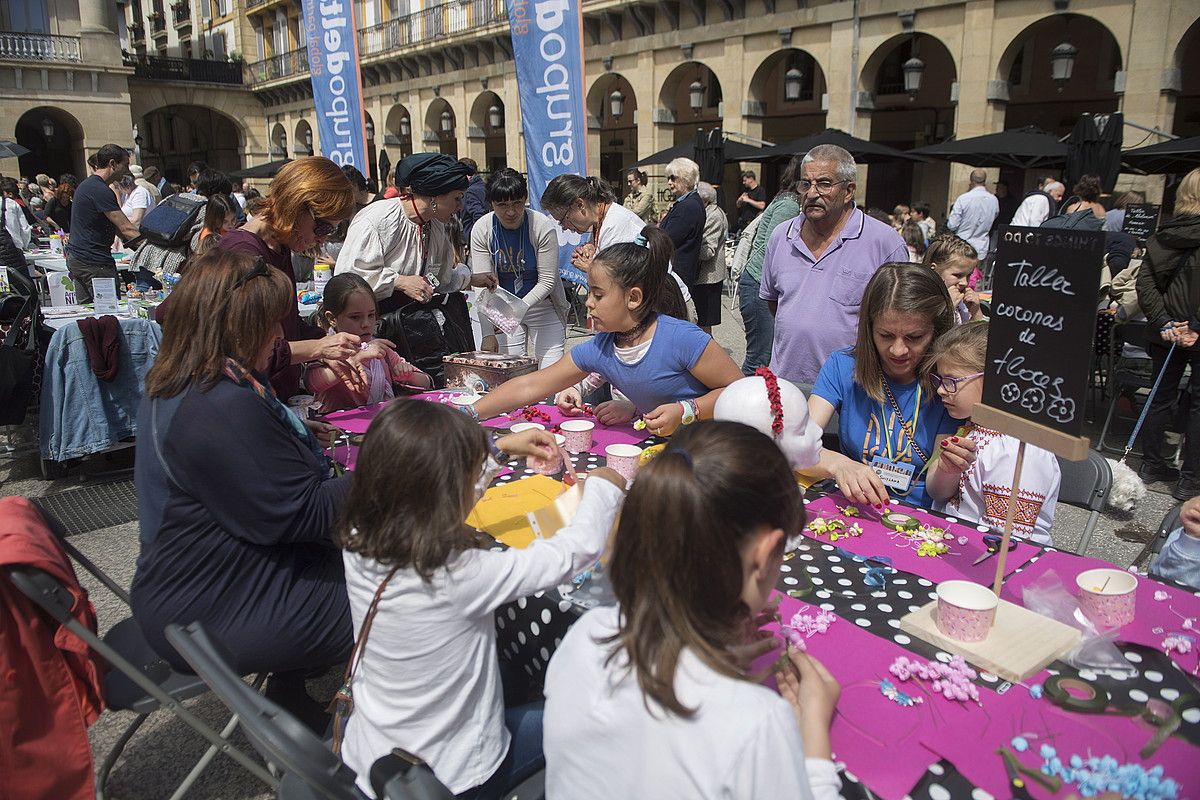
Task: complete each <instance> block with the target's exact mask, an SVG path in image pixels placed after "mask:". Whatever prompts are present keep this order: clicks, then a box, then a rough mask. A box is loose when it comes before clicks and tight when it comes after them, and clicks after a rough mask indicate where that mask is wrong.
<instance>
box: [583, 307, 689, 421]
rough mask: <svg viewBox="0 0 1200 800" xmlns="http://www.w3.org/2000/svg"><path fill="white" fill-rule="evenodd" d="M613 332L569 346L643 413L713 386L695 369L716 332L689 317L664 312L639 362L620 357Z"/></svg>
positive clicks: (587, 369) (586, 367)
mask: <svg viewBox="0 0 1200 800" xmlns="http://www.w3.org/2000/svg"><path fill="white" fill-rule="evenodd" d="M615 339H616V334H614V333H598V334H596V335H595V336H593V337H592V338H591V339H590V340H588V341H586V342H584V343H583V344H581V345H578V346H576V347H575V348H574V349H573V350H571V352H570V356H571V360H572V361H574V362H575V366H577V367H579V369H581V370H583V371H584V372H597V373H599V374H600V375H601V376H602V377H603V378H604V379H605V380H606V381H608V382H609V383H611V384H612V385H613V386H615V387H617V388H618V389H620V390H621V393H622V394H624V395H625V396H626V397H628V398H629V399H630V400H631V401H632V402H633V404H634V405H635V406H637V410H638V412H639V413H641V414H645V413H648V412H650V411H653V410H654V409H656V408H658V407H659V406H661V405H664V404H666V403H674V402H676V401H677V400H694V399H696V398H697V397H700V396H702V395H706V394H708V393H709V391H711V390H710V389H709V388H708V387H707V386H705V385H704V382H703V381H701V380H699V379H698V378H697V377H696V376H694V375H692V373H691V369H692V368H693V367H694V366H696V362H698V361H699V360H700V356H701V355H703V354H704V348H706V347H708V343H709V342H711V341H712V337H711V336H709V335H708V334H707V333H705V332H704V331H702V330H700V329H699V328H697V327H696V326H695V325H693V324H692V323H690V322H686V321H684V320H681V319H676V318H675V317H670V316H667V315H666V314H659V315H658V320H657V326H656V327H655V329H654V338H653V339H652V340H651V341H650V349H649V350H647V351H646V355H644V356H642V358H641V360H640V361H638V362H637V363H636V364H625V363H623V362H622V361H621V359H619V358H617V353H616V345H615V343H614V340H615Z"/></svg>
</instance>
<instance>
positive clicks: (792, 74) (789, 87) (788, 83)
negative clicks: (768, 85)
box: [783, 67, 804, 103]
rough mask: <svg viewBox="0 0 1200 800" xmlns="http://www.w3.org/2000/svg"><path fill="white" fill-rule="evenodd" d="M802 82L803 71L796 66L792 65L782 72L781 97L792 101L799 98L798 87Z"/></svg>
mask: <svg viewBox="0 0 1200 800" xmlns="http://www.w3.org/2000/svg"><path fill="white" fill-rule="evenodd" d="M803 83H804V73H803V72H801V71H800V70H799V68H797V67H792V68H791V69H789V70H788V71H787V72H785V73H784V74H783V99H784V100H786V101H788V102H789V103H794V102H796V101H797V100H799V99H800V87H801V86H802V85H803Z"/></svg>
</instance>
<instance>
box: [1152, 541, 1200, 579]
mask: <svg viewBox="0 0 1200 800" xmlns="http://www.w3.org/2000/svg"><path fill="white" fill-rule="evenodd" d="M1150 576H1151V577H1154V578H1166V579H1167V580H1171V581H1175V582H1177V583H1182V584H1185V585H1187V586H1191V587H1192V588H1193V589H1200V539H1197V538H1195V537H1194V536H1188V535H1187V534H1186V533H1184V531H1183V528H1176V529H1175V530H1173V531H1172V532H1171V535H1170V536H1168V537H1167V543H1166V544H1165V545H1163V549H1162V552H1160V553H1159V554H1158V555H1156V556H1155V557H1154V561H1152V562H1151V564H1150Z"/></svg>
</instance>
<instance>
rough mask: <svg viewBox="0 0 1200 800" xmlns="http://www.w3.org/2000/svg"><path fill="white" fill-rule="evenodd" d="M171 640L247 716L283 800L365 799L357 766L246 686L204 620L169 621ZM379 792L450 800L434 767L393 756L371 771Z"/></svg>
mask: <svg viewBox="0 0 1200 800" xmlns="http://www.w3.org/2000/svg"><path fill="white" fill-rule="evenodd" d="M167 640H168V641H169V642H170V643H171V645H172V646H173V647H174V648H175V649H176V650H177V651H178V652H179V654H180V655H181V656H183V658H184V660H186V661H187V662H188V664H190V665H191V667H192V669H194V670H196V674H197V675H200V676H201V677H202V678H203V679H204V681H205V682H206V683H207V684H208V685H209V686H210V687H211V688H212V690H213V692H214V693H215V694H216V695H217V696H218V697H220V698H221V699H222V700H223V701H224V702H225V704H226V705H228V706H229V708H230V709H231V710H232V711H233V712H234V714H236V715H237V716H238V717H239V718H241V720H242V726H243V729H244V731H245V733H246V737H247V738H248V739H249V740H250V743H251V744H252V745H253V746H254V749H256V750H257V751H258V752H259V753H260V754H261V755H262V756H263V757H264V758H265V759H267V761H268V762H269V763H271V764H274V765H275V766H276V767H278V768H279V769H280V770H281V771H282V772H283V780H282V781H281V782H280V784H279V798H280V800H310V799H311V798H324V799H325V800H360V798H361V795H360V794H359V793H358V790H357V789H356V788H355V787H354V781H355V777H356V776H355V773H354V770H352V769H350V768H349V767H348V766H346V765H345V764H344V763H343V762H342V760H341V759H340V758H338V756H337V755H335V754H334V752H333V751H332V750H330V748H329V744H328V743H326V742H323V741H321V739H320V738H318V737H317V736H316V734H314V733H313V732H312V731H310V730H309V729H308V728H307V727H305V726H304V724H303V723H301V722H300V721H299V720H297V719H296V718H295V717H293V716H292V715H291V714H289V713H288V712H286V711H284V710H283V709H282V708H280V707H279V706H278V705H276V704H275V703H273V702H272V701H271V700H268V699H267V698H266V697H264V696H263V695H261V694H259V693H258V692H256V691H254V690H253V689H252V688H251V687H249V686H248V685H246V682H245V681H244V680H242V678H241V676H239V675H238V674H237V673H236V672H234V671H233V670H232V669H230V667H229V659H228V656H227V654H226V653H225V652H224V648H222V647H221V645H220V644H219V643H218V642H216V641H215V640H214V639H213V638H212V637H211V636H209V635H208V632H207V631H205V630H204V626H202V625H201V624H200V623H198V622H193V623H192V624H191V625H187V626H183V625H168V626H167ZM370 777H371V784H372V786H373V788H374V789H375V792H376V795H377V796H378V797H380V798H385V799H386V800H450V798H452V797H453V796H454V794H453V792H451V791H450V790H449V789H447V788H446V787H445V786H444V785H443V784H442V783H441V782H440V781H439V780H438V779H437V778H436V777H434V774H433V771H432V770H430V769H429V767H427V766H425V765H423V764H418V763H416V762H415V760H413V761H409V760H407V759H403V758H400V757H398V756H387V757H385V758H383V759H380V760H379V761H378V762H376V764H375V766H374V767H372V769H371V776H370Z"/></svg>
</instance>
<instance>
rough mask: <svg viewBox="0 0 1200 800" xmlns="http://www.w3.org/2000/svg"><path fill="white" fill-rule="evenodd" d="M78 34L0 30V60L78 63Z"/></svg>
mask: <svg viewBox="0 0 1200 800" xmlns="http://www.w3.org/2000/svg"><path fill="white" fill-rule="evenodd" d="M81 60H82V59H81V58H80V56H79V37H78V36H52V35H50V34H47V33H14V32H12V31H0V61H38V62H48V63H53V62H63V63H67V64H70V63H78V62H79V61H81Z"/></svg>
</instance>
